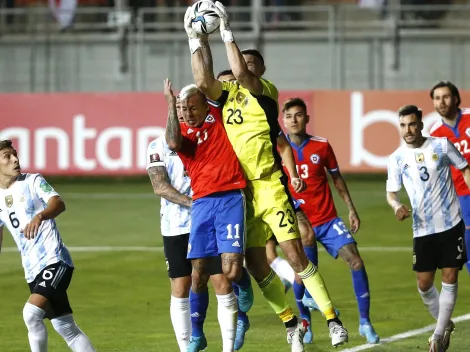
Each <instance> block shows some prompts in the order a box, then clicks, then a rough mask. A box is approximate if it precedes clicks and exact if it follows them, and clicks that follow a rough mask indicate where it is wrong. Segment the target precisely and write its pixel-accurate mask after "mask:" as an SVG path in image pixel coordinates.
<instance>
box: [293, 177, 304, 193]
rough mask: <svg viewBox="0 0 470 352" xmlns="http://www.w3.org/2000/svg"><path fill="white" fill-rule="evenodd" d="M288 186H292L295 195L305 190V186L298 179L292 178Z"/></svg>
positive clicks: (302, 181)
mask: <svg viewBox="0 0 470 352" xmlns="http://www.w3.org/2000/svg"><path fill="white" fill-rule="evenodd" d="M290 184H291V185H292V187H294V192H295V193H300V192H303V191H305V190H306V189H307V184H306V183H305V182H304V180H302V179H301V178H300V177H297V178H293V179H292V180H291V181H290Z"/></svg>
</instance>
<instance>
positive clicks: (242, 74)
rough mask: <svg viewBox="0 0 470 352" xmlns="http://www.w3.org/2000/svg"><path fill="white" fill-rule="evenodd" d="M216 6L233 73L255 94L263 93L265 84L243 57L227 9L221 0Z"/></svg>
mask: <svg viewBox="0 0 470 352" xmlns="http://www.w3.org/2000/svg"><path fill="white" fill-rule="evenodd" d="M215 7H216V9H217V14H218V15H219V17H220V34H221V36H222V40H223V41H224V43H225V49H226V50H227V58H228V62H229V64H230V68H231V69H232V72H233V75H234V76H235V78H236V79H237V81H238V83H240V85H242V86H243V87H244V88H246V89H248V90H249V91H250V92H251V93H252V94H253V95H261V94H263V84H262V83H261V80H260V78H258V77H257V76H255V75H254V74H253V73H252V72H251V71H250V70H249V69H248V66H247V64H246V62H245V59H244V58H243V55H242V53H241V52H240V49H239V48H238V45H237V44H236V43H235V40H234V38H233V33H232V30H231V29H230V23H229V18H228V14H227V10H226V9H225V7H224V5H222V4H221V3H220V2H219V1H216V2H215Z"/></svg>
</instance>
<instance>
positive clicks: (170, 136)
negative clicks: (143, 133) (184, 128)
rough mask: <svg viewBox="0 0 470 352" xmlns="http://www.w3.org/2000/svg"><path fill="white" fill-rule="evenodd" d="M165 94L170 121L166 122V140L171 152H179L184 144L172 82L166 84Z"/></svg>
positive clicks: (166, 81) (168, 81)
mask: <svg viewBox="0 0 470 352" xmlns="http://www.w3.org/2000/svg"><path fill="white" fill-rule="evenodd" d="M163 93H164V95H165V98H166V101H167V103H168V120H167V122H166V130H165V139H166V143H167V144H168V147H169V148H170V150H171V151H174V152H177V151H178V150H180V149H181V145H182V144H183V136H182V134H181V127H180V122H179V120H178V114H177V113H176V97H175V95H174V94H173V91H172V90H171V81H170V80H169V79H168V78H167V79H165V82H164V88H163Z"/></svg>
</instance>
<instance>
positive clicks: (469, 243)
mask: <svg viewBox="0 0 470 352" xmlns="http://www.w3.org/2000/svg"><path fill="white" fill-rule="evenodd" d="M465 247H466V252H467V256H470V229H467V228H466V229H465ZM467 260H468V261H467V264H466V266H467V271H468V272H469V273H470V258H467Z"/></svg>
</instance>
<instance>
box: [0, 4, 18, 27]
mask: <svg viewBox="0 0 470 352" xmlns="http://www.w3.org/2000/svg"><path fill="white" fill-rule="evenodd" d="M0 4H1V5H2V6H1V7H4V8H6V9H14V8H15V0H3V1H1V0H0ZM6 21H7V24H12V23H13V14H8V15H7V16H6Z"/></svg>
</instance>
